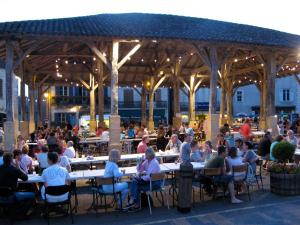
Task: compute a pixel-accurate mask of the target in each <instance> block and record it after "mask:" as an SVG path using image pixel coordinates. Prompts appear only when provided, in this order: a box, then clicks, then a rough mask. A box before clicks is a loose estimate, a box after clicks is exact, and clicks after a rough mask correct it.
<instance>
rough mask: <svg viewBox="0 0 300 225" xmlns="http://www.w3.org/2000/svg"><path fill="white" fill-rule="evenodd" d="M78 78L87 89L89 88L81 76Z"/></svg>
mask: <svg viewBox="0 0 300 225" xmlns="http://www.w3.org/2000/svg"><path fill="white" fill-rule="evenodd" d="M78 80H79V81H80V82H81V83H82V84H83V86H84V87H85V88H86V89H87V90H90V86H89V85H88V84H87V83H86V82H85V81H84V80H82V79H81V78H79V79H78Z"/></svg>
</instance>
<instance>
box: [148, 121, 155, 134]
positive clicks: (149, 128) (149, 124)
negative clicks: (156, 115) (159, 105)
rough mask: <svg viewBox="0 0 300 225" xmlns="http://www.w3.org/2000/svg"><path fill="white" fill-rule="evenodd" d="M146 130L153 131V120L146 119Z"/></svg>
mask: <svg viewBox="0 0 300 225" xmlns="http://www.w3.org/2000/svg"><path fill="white" fill-rule="evenodd" d="M148 131H154V121H153V120H148Z"/></svg>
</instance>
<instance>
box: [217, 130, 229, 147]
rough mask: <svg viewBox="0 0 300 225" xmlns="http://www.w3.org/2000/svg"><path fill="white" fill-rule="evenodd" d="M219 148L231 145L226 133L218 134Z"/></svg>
mask: <svg viewBox="0 0 300 225" xmlns="http://www.w3.org/2000/svg"><path fill="white" fill-rule="evenodd" d="M217 137H218V141H217V146H216V147H217V148H218V147H219V146H225V147H226V148H227V149H228V148H229V147H230V146H229V143H228V141H227V140H226V139H225V135H224V134H222V133H219V134H218V136H217Z"/></svg>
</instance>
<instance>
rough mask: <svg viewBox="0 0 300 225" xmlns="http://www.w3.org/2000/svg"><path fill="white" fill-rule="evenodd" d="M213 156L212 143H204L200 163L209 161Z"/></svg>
mask: <svg viewBox="0 0 300 225" xmlns="http://www.w3.org/2000/svg"><path fill="white" fill-rule="evenodd" d="M212 154H213V148H212V143H211V141H206V142H205V143H204V151H203V152H202V159H201V161H202V162H204V161H208V160H210V159H211V157H212Z"/></svg>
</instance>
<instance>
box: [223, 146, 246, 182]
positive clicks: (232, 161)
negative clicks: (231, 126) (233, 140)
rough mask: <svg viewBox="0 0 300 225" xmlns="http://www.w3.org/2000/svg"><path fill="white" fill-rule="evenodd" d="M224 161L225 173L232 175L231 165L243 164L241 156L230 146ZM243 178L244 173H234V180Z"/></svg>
mask: <svg viewBox="0 0 300 225" xmlns="http://www.w3.org/2000/svg"><path fill="white" fill-rule="evenodd" d="M225 160H226V161H225V162H226V173H227V174H228V175H232V176H233V171H232V167H233V166H241V165H243V164H244V163H243V158H242V157H240V156H238V155H237V149H236V147H231V148H229V150H228V156H227V157H226V159H225ZM244 178H245V173H240V172H237V173H235V174H234V179H235V180H240V179H244Z"/></svg>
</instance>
